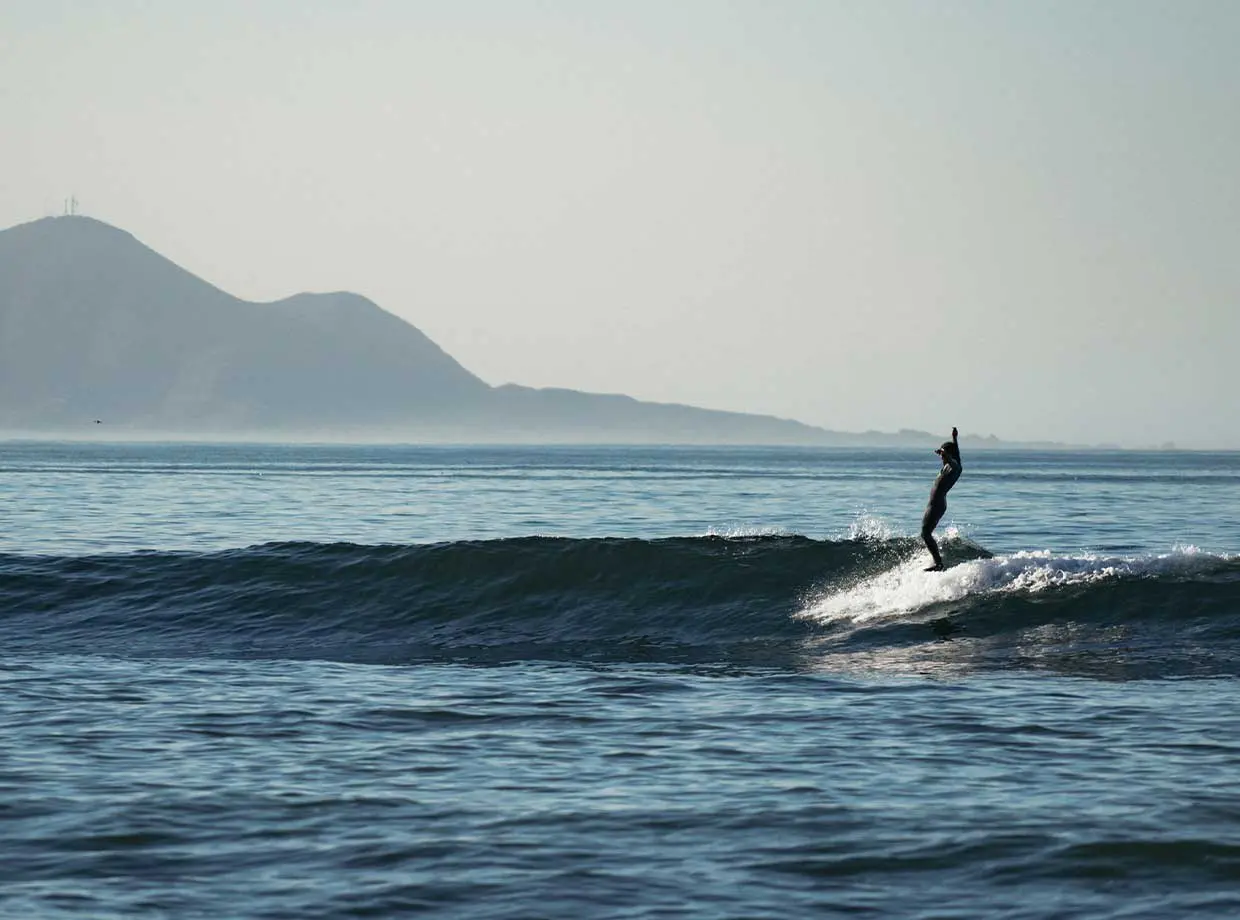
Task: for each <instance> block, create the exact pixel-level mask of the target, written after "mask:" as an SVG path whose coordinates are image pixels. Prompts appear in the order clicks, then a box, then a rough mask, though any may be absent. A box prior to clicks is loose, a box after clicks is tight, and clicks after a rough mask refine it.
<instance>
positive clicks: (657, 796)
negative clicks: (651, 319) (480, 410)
mask: <svg viewBox="0 0 1240 920" xmlns="http://www.w3.org/2000/svg"><path fill="white" fill-rule="evenodd" d="M931 446H933V445H931ZM965 464H966V466H965V475H964V477H963V478H962V480H961V482H960V484H959V485H958V486H957V488H956V490H954V491H953V493H952V495H951V497H950V499H949V506H950V507H949V512H948V516H947V518H946V519H945V525H946V527H945V530H946V532H947V533H948V534H949V539H948V541H947V543H946V546H947V547H949V548H950V552H951V553H952V554H953V555H952V561H955V562H957V563H958V564H957V566H956V567H955V568H953V569H951V570H949V571H948V572H947V573H923V572H922V571H921V568H922V563H923V562H924V558H923V554H924V551H921V550H919V549H918V547H917V543H916V541H915V540H914V539H912V535H913V534H915V531H916V527H917V523H918V519H919V517H920V512H921V506H922V505H923V504H924V501H925V497H926V493H927V491H928V488H929V484H930V481H931V480H932V478H933V475H934V472H935V467H934V461H933V456H932V455H930V454H929V453H928V451H927V452H925V453H921V452H891V451H887V452H882V451H880V452H866V451H839V452H819V451H763V450H680V449H671V448H668V449H661V450H660V449H642V450H638V449H607V448H591V449H569V448H549V449H547V448H544V449H533V448H529V449H516V448H513V449H500V448H495V449H485V450H479V449H470V448H434V449H429V448H422V449H415V448H347V447H330V448H329V447H323V448H304V447H301V448H295V447H266V446H244V445H239V446H238V445H234V446H202V445H193V446H186V445H147V446H120V445H37V444H18V445H0V508H2V509H3V510H2V511H0V514H2V515H3V524H4V526H3V528H0V531H2V532H0V741H2V744H0V916H5V917H14V918H27V917H30V918H38V917H89V918H122V917H124V918H127V917H178V918H181V917H212V918H215V917H270V918H276V917H280V918H284V917H288V918H302V917H396V916H410V915H415V914H424V915H427V916H445V917H462V918H465V917H505V918H508V917H511V918H524V917H565V918H568V917H574V918H576V917H604V916H606V917H612V916H614V917H676V916H683V917H721V918H722V917H781V918H783V917H788V916H845V915H850V916H852V915H863V916H873V917H923V918H932V917H933V918H947V917H958V918H971V917H980V916H985V917H1011V918H1035V917H1036V918H1052V917H1107V918H1111V917H1114V918H1121V917H1122V918H1134V917H1141V918H1145V917H1148V918H1164V917H1171V918H1180V917H1183V918H1189V917H1220V918H1222V917H1234V916H1238V915H1240V889H1238V888H1237V880H1238V879H1240V791H1238V790H1240V784H1238V782H1237V781H1238V780H1240V742H1237V739H1238V738H1240V724H1238V723H1240V717H1238V716H1237V715H1236V713H1237V712H1240V706H1238V704H1240V694H1238V693H1237V683H1236V679H1235V676H1236V675H1237V674H1240V654H1237V651H1236V649H1237V643H1240V567H1238V566H1237V563H1236V554H1237V552H1238V551H1240V524H1238V523H1237V522H1238V520H1240V514H1238V513H1237V512H1240V457H1238V456H1237V455H1234V454H1176V453H1166V454H1122V453H1097V454H1090V453H1082V454H1069V453H1063V454H1055V453H1045V454H1031V453H1019V452H1002V453H1000V452H975V453H974V454H973V455H970V454H968V453H966V455H965ZM538 534H541V535H544V536H547V537H551V538H554V539H552V540H549V541H539V540H534V541H531V540H529V539H526V538H528V537H530V536H532V535H538ZM711 535H715V536H713V537H712V536H711ZM338 544H345V545H338Z"/></svg>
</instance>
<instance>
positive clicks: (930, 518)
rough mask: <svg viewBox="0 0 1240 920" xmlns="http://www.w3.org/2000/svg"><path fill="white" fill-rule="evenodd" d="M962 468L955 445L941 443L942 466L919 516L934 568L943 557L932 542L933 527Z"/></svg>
mask: <svg viewBox="0 0 1240 920" xmlns="http://www.w3.org/2000/svg"><path fill="white" fill-rule="evenodd" d="M949 443H950V442H949ZM963 469H964V466H963V465H962V464H961V462H960V449H959V448H958V447H957V448H956V450H955V451H949V450H947V445H946V444H945V445H943V468H942V469H941V470H939V475H938V477H937V478H936V479H935V480H934V485H933V486H931V487H930V501H929V503H928V504H927V505H926V513H925V514H923V515H922V517H921V538H922V539H923V540H925V541H926V548H927V549H929V550H930V555H931V556H933V557H934V566H935V568H939V569H941V568H942V567H943V557H942V556H940V555H939V545H938V544H937V543H935V542H934V528H935V527H937V526H939V521H940V519H942V517H943V514H944V512H946V511H947V492H948V490H949V489H951V487H952V486H954V485H955V484H956V480H957V479H959V478H960V473H961V471H962V470H963Z"/></svg>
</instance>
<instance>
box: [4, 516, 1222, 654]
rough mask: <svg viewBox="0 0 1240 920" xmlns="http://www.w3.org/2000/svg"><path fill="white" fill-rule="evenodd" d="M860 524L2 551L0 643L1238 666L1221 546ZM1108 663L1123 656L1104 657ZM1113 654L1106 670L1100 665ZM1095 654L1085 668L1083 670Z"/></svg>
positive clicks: (87, 648)
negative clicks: (413, 541) (813, 532)
mask: <svg viewBox="0 0 1240 920" xmlns="http://www.w3.org/2000/svg"><path fill="white" fill-rule="evenodd" d="M942 545H943V551H944V557H945V560H946V561H947V562H948V564H949V566H950V568H949V569H948V570H947V571H945V572H925V571H922V568H923V566H924V564H925V562H926V561H927V557H926V554H925V550H924V548H923V547H922V546H921V544H920V542H919V541H917V540H915V539H912V538H908V537H893V536H889V535H882V534H880V533H879V532H878V531H876V530H875V529H874V528H861V529H860V531H858V532H857V533H855V534H854V535H853V536H851V537H850V538H848V539H841V540H813V539H809V538H807V537H803V536H796V535H777V534H756V535H748V536H704V537H683V538H667V539H660V540H641V539H621V538H598V539H568V538H552V537H528V538H520V539H509V540H489V541H466V542H454V543H441V544H420V545H413V546H358V545H353V544H316V543H270V544H265V545H261V546H254V547H249V548H245V549H236V550H228V551H222V552H210V553H191V552H138V553H130V554H116V555H97V556H80V557H70V556H15V555H0V642H3V644H4V648H5V650H6V654H8V655H14V654H39V653H49V652H50V653H58V654H60V653H90V654H114V655H129V656H159V657H182V656H189V657H206V658H218V657H225V658H274V659H285V658H287V659H305V658H314V659H325V660H335V661H346V662H367V663H380V664H405V663H415V662H427V661H462V662H474V663H479V664H488V663H499V662H509V661H521V660H572V661H584V662H591V661H598V662H617V661H640V662H668V663H693V664H722V665H740V666H771V667H794V668H803V667H837V666H838V667H866V668H879V669H883V668H886V669H893V668H894V669H907V668H909V667H910V666H913V667H915V669H919V670H934V668H935V662H941V661H951V662H953V666H955V665H958V664H959V663H960V662H961V661H962V660H963V661H965V662H966V665H965V666H966V667H969V668H972V669H984V668H1000V669H1002V668H1029V667H1047V666H1049V667H1058V668H1059V669H1061V670H1065V669H1066V670H1076V671H1079V672H1081V673H1093V672H1094V671H1099V670H1102V671H1108V669H1109V670H1110V671H1113V670H1115V669H1116V668H1117V667H1118V668H1119V670H1121V671H1123V672H1124V673H1123V674H1122V675H1121V676H1133V675H1134V674H1137V675H1138V676H1176V675H1182V674H1203V673H1205V674H1240V667H1237V663H1238V662H1240V655H1238V654H1236V651H1237V648H1240V559H1238V558H1236V557H1233V556H1226V555H1217V554H1210V553H1204V552H1199V551H1197V550H1194V549H1192V548H1184V549H1180V550H1177V551H1175V552H1172V553H1168V554H1165V555H1156V556H1136V557H1108V556H1101V555H1092V554H1079V555H1054V554H1051V553H1049V552H1032V551H1026V552H1017V553H1013V554H1010V555H998V556H993V555H992V554H990V553H989V552H988V551H987V550H985V549H984V548H983V547H980V546H978V545H976V544H974V543H971V542H970V541H968V540H966V539H963V538H961V537H959V536H958V535H949V536H948V537H947V539H946V540H944V541H943V544H942ZM1125 656H1128V658H1127V660H1129V661H1137V660H1139V661H1140V662H1141V664H1140V667H1138V668H1135V669H1133V668H1129V669H1128V670H1124V664H1123V662H1124V661H1125ZM1117 662H1119V663H1118V664H1117ZM1102 665H1105V667H1102Z"/></svg>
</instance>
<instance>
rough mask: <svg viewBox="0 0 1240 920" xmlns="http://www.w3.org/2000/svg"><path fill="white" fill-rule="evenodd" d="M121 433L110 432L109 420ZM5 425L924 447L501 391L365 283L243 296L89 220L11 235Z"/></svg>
mask: <svg viewBox="0 0 1240 920" xmlns="http://www.w3.org/2000/svg"><path fill="white" fill-rule="evenodd" d="M96 419H99V420H101V423H102V424H103V425H106V426H107V427H106V428H95V427H94V425H95V420H96ZM0 432H7V433H40V432H44V433H48V434H56V435H70V436H71V435H74V434H88V435H105V436H108V437H125V436H128V435H159V434H166V435H169V436H176V437H186V436H188V437H230V436H242V437H244V436H278V437H306V438H316V439H318V438H322V439H334V438H357V439H369V438H377V439H380V438H381V439H401V440H404V439H409V440H416V439H436V440H456V441H516V440H543V441H579V442H589V441H599V442H606V441H611V442H674V443H724V444H726V443H766V444H783V443H787V444H841V445H843V444H876V443H902V442H905V443H907V442H912V443H920V444H925V443H928V442H933V441H934V440H935V437H934V436H932V435H927V434H925V433H924V432H901V433H900V434H898V435H883V434H878V433H873V432H871V433H867V434H861V435H849V434H838V433H834V432H829V431H825V430H823V429H820V428H813V427H810V426H808V425H803V424H801V423H799V422H794V421H788V420H784V419H777V418H772V417H769V416H757V415H745V414H741V413H731V412H717V411H712V410H705V409H695V408H692V407H689V406H680V405H664V404H655V403H645V402H639V401H637V400H634V399H631V398H629V397H626V396H611V395H597V394H590V393H581V392H576V391H573V390H560V389H547V390H536V389H531V388H528V387H521V386H514V385H506V386H501V387H491V386H489V385H488V384H487V383H485V382H484V381H482V380H480V379H479V378H478V377H476V376H474V375H473V374H471V373H470V372H469V371H468V370H466V369H465V368H464V367H462V366H461V365H460V364H459V363H457V362H456V361H455V360H454V359H453V358H452V357H451V356H449V355H448V354H446V353H445V352H444V351H443V350H442V349H441V348H439V346H437V345H436V344H435V343H434V342H432V341H431V340H430V339H429V338H427V337H426V336H425V335H423V334H422V333H421V332H420V331H418V329H416V328H415V327H413V326H411V325H410V324H409V323H407V322H405V321H404V320H402V319H399V318H398V317H396V316H394V315H392V314H390V313H387V312H386V311H384V310H382V309H380V308H379V307H378V306H376V305H375V304H374V303H372V302H370V301H369V300H367V299H365V298H364V297H360V296H358V295H356V294H348V293H337V294H298V295H296V296H294V297H289V298H287V299H286V300H281V301H278V302H275V303H267V304H259V303H250V302H248V301H243V300H239V299H238V298H236V297H233V296H232V295H230V294H227V293H225V292H224V291H221V290H220V289H219V288H216V287H214V286H212V285H211V284H208V283H207V282H205V281H203V280H202V279H200V278H198V277H196V276H194V275H192V274H190V273H189V272H187V271H185V270H184V269H182V268H180V267H178V266H177V265H174V264H173V263H172V262H170V261H168V260H167V259H165V258H164V257H163V256H160V255H159V254H158V253H156V252H154V251H152V250H151V249H149V248H147V247H146V246H144V245H143V244H141V243H139V242H138V241H137V240H136V239H134V238H133V237H132V236H131V235H130V234H128V233H126V232H124V231H122V230H118V229H117V228H115V227H112V226H109V225H108V224H105V223H101V222H100V221H97V220H92V219H90V218H85V217H57V218H46V219H44V220H37V221H34V222H32V223H28V224H22V225H20V226H17V227H13V228H10V229H8V230H5V231H0Z"/></svg>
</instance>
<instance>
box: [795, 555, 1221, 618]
mask: <svg viewBox="0 0 1240 920" xmlns="http://www.w3.org/2000/svg"><path fill="white" fill-rule="evenodd" d="M1219 559H1220V557H1217V556H1210V555H1209V554H1204V553H1200V552H1199V551H1198V550H1197V549H1196V548H1195V547H1178V548H1177V549H1176V550H1175V551H1174V552H1171V553H1168V554H1166V555H1159V556H1138V557H1117V556H1100V555H1095V554H1092V553H1083V554H1079V555H1054V554H1052V553H1051V552H1049V551H1047V550H1041V551H1023V552H1018V553H1013V554H1012V555H1010V556H996V557H995V558H993V559H974V560H972V561H970V562H962V563H960V564H959V565H955V566H952V567H951V568H949V569H947V570H946V571H943V572H926V571H924V566H925V563H926V561H927V558H926V554H925V553H923V552H917V553H914V554H913V555H912V556H911V557H910V558H908V559H906V560H905V561H903V562H901V563H900V564H899V565H897V566H896V567H895V568H892V569H888V570H887V571H885V572H880V573H879V574H877V575H873V576H871V577H869V578H865V579H862V580H860V581H858V582H856V583H854V584H851V585H847V586H845V587H842V588H838V589H836V590H832V591H830V592H828V593H826V594H824V595H821V596H818V597H816V598H813V599H812V600H810V601H809V603H808V604H807V605H806V608H805V609H804V610H802V611H801V612H800V613H799V614H798V616H799V617H801V618H804V619H809V620H814V621H816V622H819V623H824V624H825V623H865V622H870V621H874V620H880V619H888V618H893V619H894V618H901V617H904V616H907V615H909V614H912V613H915V612H916V611H918V610H922V609H924V608H927V607H930V606H932V605H935V604H941V603H947V602H951V601H958V600H961V599H963V598H965V597H968V596H970V595H982V594H989V593H1016V592H1024V593H1030V594H1036V593H1038V592H1041V591H1046V590H1049V589H1052V588H1061V587H1065V586H1069V585H1087V584H1091V583H1095V582H1101V581H1107V580H1110V579H1116V578H1125V577H1137V576H1141V575H1163V574H1175V573H1182V572H1187V571H1192V570H1195V569H1197V568H1199V567H1201V566H1202V564H1203V563H1206V564H1209V563H1211V562H1217V561H1218V560H1219Z"/></svg>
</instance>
